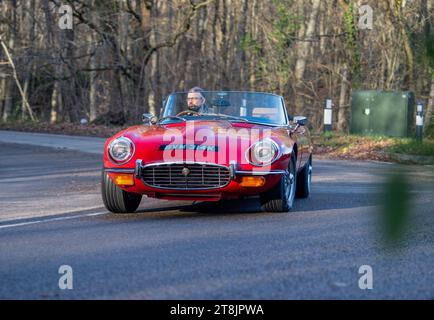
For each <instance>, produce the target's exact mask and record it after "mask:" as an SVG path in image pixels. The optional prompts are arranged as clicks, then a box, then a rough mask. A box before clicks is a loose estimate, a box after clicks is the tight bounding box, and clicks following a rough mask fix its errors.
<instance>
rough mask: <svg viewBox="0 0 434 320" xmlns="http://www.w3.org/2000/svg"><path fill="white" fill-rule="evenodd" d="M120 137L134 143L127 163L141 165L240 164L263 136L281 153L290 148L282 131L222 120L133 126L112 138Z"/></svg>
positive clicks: (279, 128) (277, 128)
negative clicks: (274, 144) (138, 163)
mask: <svg viewBox="0 0 434 320" xmlns="http://www.w3.org/2000/svg"><path fill="white" fill-rule="evenodd" d="M120 136H124V137H127V138H130V139H131V140H132V141H133V142H134V144H135V148H136V149H135V154H134V157H133V159H132V160H131V161H130V162H131V164H134V162H135V160H137V159H141V160H143V162H144V163H145V164H146V163H158V162H185V161H187V162H188V161H192V162H193V161H194V162H214V163H217V164H222V165H229V163H230V162H233V161H235V162H238V163H241V162H242V160H243V158H244V157H245V153H246V151H247V149H248V148H249V147H250V146H251V145H252V144H253V143H255V142H257V141H259V140H261V139H263V138H265V137H268V138H271V139H273V140H274V141H275V142H276V143H278V145H279V147H280V148H281V149H282V150H283V152H284V153H287V152H290V149H291V148H292V146H291V143H290V142H289V141H288V140H289V139H287V138H286V139H285V136H286V137H287V131H286V129H284V128H281V127H270V126H264V125H256V124H252V123H247V122H246V123H244V122H230V121H226V120H218V121H215V120H213V121H197V120H196V121H187V122H176V123H171V124H166V125H150V126H148V125H143V126H135V127H131V128H128V129H126V130H124V131H121V132H119V133H118V134H117V135H115V136H114V137H113V138H117V137H120ZM110 141H111V139H109V140H108V141H107V144H108V143H109V142H110Z"/></svg>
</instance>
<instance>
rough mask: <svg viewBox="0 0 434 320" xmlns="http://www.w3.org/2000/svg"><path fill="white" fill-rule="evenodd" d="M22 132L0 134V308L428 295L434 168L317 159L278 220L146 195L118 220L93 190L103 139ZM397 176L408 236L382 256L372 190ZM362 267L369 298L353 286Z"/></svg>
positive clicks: (230, 206)
mask: <svg viewBox="0 0 434 320" xmlns="http://www.w3.org/2000/svg"><path fill="white" fill-rule="evenodd" d="M24 136H25V139H26V140H25V141H23V140H20V141H14V143H4V141H5V140H7V139H6V138H5V135H3V133H2V132H0V141H2V154H1V155H0V299H9V298H14V299H16V298H18V299H81V298H84V299H94V298H97V299H106V298H108V299H327V298H331V299H348V298H351V299H378V298H385V299H389V298H390V299H397V298H400V299H415V298H421V299H434V268H433V267H434V233H433V230H434V216H433V212H434V183H433V181H434V170H433V167H428V166H426V167H417V166H396V165H390V164H380V163H369V162H364V163H363V162H346V161H331V160H317V161H315V167H314V170H315V171H314V173H315V176H314V180H313V182H314V188H313V193H312V196H311V198H310V199H306V200H297V202H296V205H295V208H294V210H293V211H292V212H290V213H279V214H276V213H273V214H270V213H263V212H260V210H259V204H258V202H257V200H255V199H249V200H245V201H228V202H224V203H212V204H208V203H197V204H192V203H191V202H181V201H179V202H166V201H157V200H152V199H147V198H144V199H143V200H142V204H141V206H140V208H139V210H138V213H137V214H135V215H120V216H117V215H113V214H109V213H107V212H106V211H105V209H104V208H103V206H102V201H101V198H100V194H99V169H100V166H101V164H100V155H98V154H97V153H98V152H95V151H93V149H94V148H97V145H98V144H99V145H101V140H92V139H87V138H76V137H74V138H72V139H71V140H69V138H68V137H67V136H63V137H62V136H56V137H54V138H51V136H49V135H45V136H43V137H41V136H39V137H36V136H32V135H28V134H27V135H24ZM19 139H24V138H23V136H21V137H19ZM38 139H40V140H41V141H42V142H41V144H44V145H45V142H46V141H43V140H44V139H48V143H50V141H53V143H52V144H51V147H44V146H38V145H37V144H38V142H37V141H38ZM68 141H69V142H70V144H68ZM77 142H79V144H76V143H77ZM24 143H26V144H24ZM29 143H30V144H29ZM62 145H68V147H67V148H59V147H62ZM80 145H82V146H86V148H87V149H86V150H87V151H90V152H86V153H84V152H78V151H77V148H79V147H80ZM403 170H405V171H412V181H413V187H412V195H413V200H412V204H413V209H412V215H411V221H410V224H409V225H410V226H411V229H412V232H408V233H406V236H405V237H404V238H402V240H401V241H400V242H399V244H398V245H396V246H395V247H388V246H386V245H385V244H384V242H383V241H382V240H381V233H379V232H378V230H379V227H378V226H379V218H380V217H381V216H380V214H379V210H378V208H379V207H378V205H379V203H380V202H379V200H378V199H379V198H380V197H379V196H378V195H379V193H381V190H382V183H383V180H384V177H385V176H388V175H390V174H392V173H396V172H398V173H399V172H403ZM61 265H69V266H71V267H72V272H73V273H72V274H73V282H72V283H73V289H72V290H61V289H60V288H59V285H58V283H59V278H60V277H61V275H60V274H59V272H58V271H59V267H60V266H61ZM362 265H369V266H371V267H372V270H373V289H372V290H369V289H368V290H361V289H360V288H359V286H358V282H359V278H360V277H361V276H362V275H361V274H359V267H360V266H362Z"/></svg>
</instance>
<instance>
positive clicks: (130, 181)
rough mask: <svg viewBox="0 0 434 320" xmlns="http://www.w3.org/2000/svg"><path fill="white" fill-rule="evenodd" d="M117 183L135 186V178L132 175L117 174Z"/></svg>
mask: <svg viewBox="0 0 434 320" xmlns="http://www.w3.org/2000/svg"><path fill="white" fill-rule="evenodd" d="M114 178H115V183H116V184H117V185H123V186H133V185H134V177H133V175H132V174H117V175H115V177H114Z"/></svg>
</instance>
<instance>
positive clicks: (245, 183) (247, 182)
mask: <svg viewBox="0 0 434 320" xmlns="http://www.w3.org/2000/svg"><path fill="white" fill-rule="evenodd" d="M264 184H265V178H264V177H242V178H241V182H240V186H242V187H262V186H263V185H264Z"/></svg>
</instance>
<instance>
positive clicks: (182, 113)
mask: <svg viewBox="0 0 434 320" xmlns="http://www.w3.org/2000/svg"><path fill="white" fill-rule="evenodd" d="M183 115H190V116H198V115H199V112H197V111H193V110H185V111H181V112H180V113H178V114H177V115H176V116H177V117H179V116H183Z"/></svg>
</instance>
